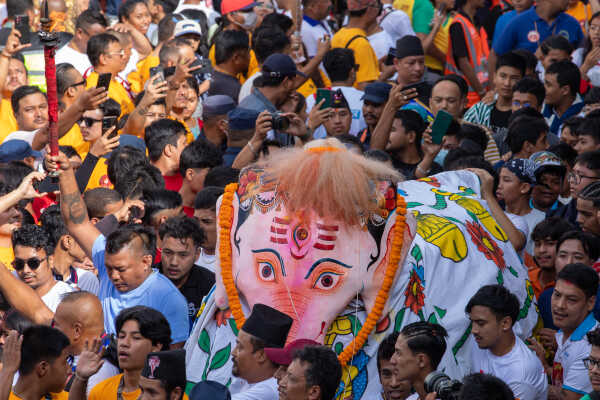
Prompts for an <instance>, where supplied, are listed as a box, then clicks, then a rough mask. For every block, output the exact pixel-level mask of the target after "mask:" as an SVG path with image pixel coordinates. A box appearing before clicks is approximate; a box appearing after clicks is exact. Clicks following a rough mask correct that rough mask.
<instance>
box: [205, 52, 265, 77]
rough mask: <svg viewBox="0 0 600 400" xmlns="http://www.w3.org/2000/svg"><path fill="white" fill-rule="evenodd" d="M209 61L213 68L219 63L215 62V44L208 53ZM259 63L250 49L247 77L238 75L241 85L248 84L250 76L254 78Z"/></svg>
mask: <svg viewBox="0 0 600 400" xmlns="http://www.w3.org/2000/svg"><path fill="white" fill-rule="evenodd" d="M208 59H209V60H210V62H211V63H212V65H213V67H214V66H215V65H217V62H216V61H215V45H214V44H213V45H212V46H210V50H209V51H208ZM258 69H259V68H258V61H257V60H256V54H254V50H252V49H250V63H248V72H246V75H245V76H244V74H238V76H237V78H238V81H240V85H243V84H244V82H246V79H247V78H248V77H249V76H252V74H253V73H254V72H256V71H258Z"/></svg>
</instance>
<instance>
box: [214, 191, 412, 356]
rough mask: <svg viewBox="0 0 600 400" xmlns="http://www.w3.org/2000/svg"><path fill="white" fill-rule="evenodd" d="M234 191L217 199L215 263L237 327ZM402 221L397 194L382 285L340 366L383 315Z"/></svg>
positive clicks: (239, 321)
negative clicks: (218, 264) (234, 276)
mask: <svg viewBox="0 0 600 400" xmlns="http://www.w3.org/2000/svg"><path fill="white" fill-rule="evenodd" d="M237 188H238V184H237V183H230V184H229V185H227V186H226V187H225V192H224V193H223V198H222V200H221V208H220V209H219V227H220V228H221V230H220V236H219V238H220V244H219V261H220V263H221V277H222V279H223V285H224V286H225V292H226V293H227V298H228V299H229V308H230V309H231V313H232V314H233V317H234V318H235V323H236V325H237V326H238V328H240V327H241V326H242V325H243V324H244V322H245V320H246V318H245V316H244V312H243V311H242V305H241V303H240V298H239V294H238V291H237V289H236V287H235V283H234V281H233V271H232V262H231V241H230V240H231V237H230V235H231V226H232V224H233V205H232V202H233V196H234V194H235V192H236V190H237ZM405 222H406V201H405V200H404V197H402V196H400V195H398V198H397V200H396V222H395V224H394V227H393V232H392V243H391V249H390V258H389V261H388V265H387V267H386V270H385V276H384V279H383V283H382V285H381V288H380V289H379V292H378V293H377V297H376V298H375V304H374V305H373V309H372V310H371V311H370V312H369V314H368V315H367V319H366V320H365V323H364V324H363V326H362V328H361V329H360V331H359V332H358V334H357V335H356V337H355V338H354V339H353V340H352V342H350V343H349V344H348V345H347V346H346V347H345V348H344V350H343V351H342V352H341V353H340V355H339V356H338V359H339V361H340V363H341V364H342V367H343V366H345V365H346V364H348V362H350V360H351V359H352V357H354V355H355V354H356V353H358V351H359V350H360V349H361V348H362V347H363V345H364V344H365V342H366V341H367V338H368V337H369V335H370V334H371V332H372V331H373V329H374V328H375V325H376V324H377V322H378V321H379V319H380V318H381V314H382V313H383V307H384V306H385V304H386V303H387V300H388V297H389V292H390V289H391V288H392V284H393V283H394V278H395V276H396V271H397V270H398V266H399V264H400V258H401V256H402V241H403V239H404V229H405V225H406V224H405Z"/></svg>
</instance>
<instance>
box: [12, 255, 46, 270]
mask: <svg viewBox="0 0 600 400" xmlns="http://www.w3.org/2000/svg"><path fill="white" fill-rule="evenodd" d="M43 262H44V260H40V259H39V258H30V259H28V260H22V259H20V258H15V260H14V261H13V263H12V265H13V268H14V269H15V270H17V271H20V270H22V269H23V268H25V264H27V266H28V267H29V269H30V270H32V271H35V270H36V269H38V268H39V266H40V265H41V264H42V263H43Z"/></svg>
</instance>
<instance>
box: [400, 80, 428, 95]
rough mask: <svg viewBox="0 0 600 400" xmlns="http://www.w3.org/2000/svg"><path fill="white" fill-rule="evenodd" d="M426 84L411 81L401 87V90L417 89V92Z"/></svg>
mask: <svg viewBox="0 0 600 400" xmlns="http://www.w3.org/2000/svg"><path fill="white" fill-rule="evenodd" d="M424 85H426V83H425V82H419V83H413V84H411V85H406V86H404V87H403V88H402V91H405V90H408V89H417V93H419V92H420V91H421V89H422V88H423V86H424Z"/></svg>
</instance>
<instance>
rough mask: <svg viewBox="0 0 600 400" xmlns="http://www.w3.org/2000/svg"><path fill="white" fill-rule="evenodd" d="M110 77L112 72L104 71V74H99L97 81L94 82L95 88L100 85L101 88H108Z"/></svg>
mask: <svg viewBox="0 0 600 400" xmlns="http://www.w3.org/2000/svg"><path fill="white" fill-rule="evenodd" d="M111 78H112V74H111V73H110V72H109V73H106V74H100V75H99V76H98V83H97V84H96V87H97V88H100V87H102V88H104V89H106V90H108V87H109V86H110V80H111Z"/></svg>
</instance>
